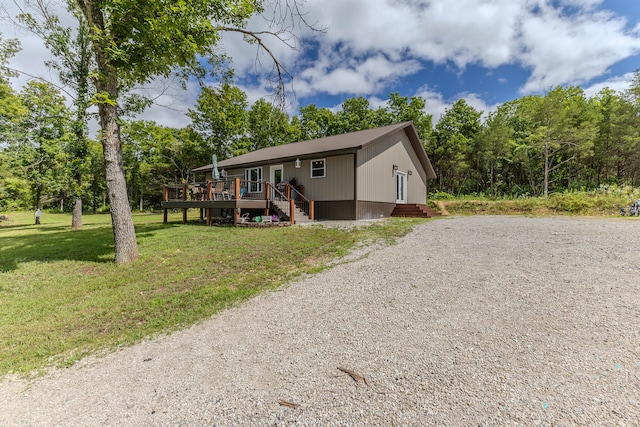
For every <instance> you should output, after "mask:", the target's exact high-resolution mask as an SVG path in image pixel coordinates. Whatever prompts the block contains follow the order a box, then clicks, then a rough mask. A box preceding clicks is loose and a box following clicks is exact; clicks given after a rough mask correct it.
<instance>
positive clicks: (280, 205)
mask: <svg viewBox="0 0 640 427" xmlns="http://www.w3.org/2000/svg"><path fill="white" fill-rule="evenodd" d="M271 209H273V210H274V211H276V212H277V214H278V216H280V217H282V218H283V219H284V220H285V221H288V220H289V218H290V216H289V214H288V213H287V212H289V202H288V201H286V200H272V201H271ZM295 209H296V210H295V211H294V213H293V215H294V220H295V222H296V224H300V223H303V222H313V221H312V220H310V219H309V215H307V214H306V213H304V211H302V210H300V209H298V208H297V207H296V208H295Z"/></svg>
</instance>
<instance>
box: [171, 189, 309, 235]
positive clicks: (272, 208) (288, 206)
mask: <svg viewBox="0 0 640 427" xmlns="http://www.w3.org/2000/svg"><path fill="white" fill-rule="evenodd" d="M248 190H254V191H253V192H250V191H248ZM162 209H163V212H164V222H167V221H168V218H167V217H168V210H169V209H181V210H182V222H183V223H186V222H187V210H188V209H200V216H201V218H202V219H205V217H206V223H207V225H211V223H212V219H213V216H212V213H213V210H214V209H220V210H229V211H232V215H233V224H234V225H240V224H242V226H247V225H246V224H258V223H255V222H254V223H247V222H245V223H243V222H241V221H240V218H241V216H242V211H243V210H244V211H246V210H261V211H262V213H263V215H269V216H271V215H278V217H280V218H282V219H283V220H284V222H287V223H289V224H294V223H295V222H296V216H298V218H299V220H300V221H301V222H306V221H309V220H310V221H313V220H314V203H313V201H309V200H307V199H306V198H305V197H304V196H303V195H302V194H301V193H300V192H298V190H296V189H295V188H293V187H292V186H290V185H289V184H286V185H284V186H282V188H281V189H279V188H276V186H273V185H271V184H270V183H269V182H266V181H261V182H252V181H245V180H242V179H240V178H233V179H229V180H216V181H207V182H206V183H192V184H182V185H173V186H170V185H165V186H164V187H163V202H162ZM282 222H283V221H279V222H276V223H275V224H280V223H282ZM266 224H269V223H268V222H267V223H266ZM266 224H265V226H266Z"/></svg>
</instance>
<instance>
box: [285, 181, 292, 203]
mask: <svg viewBox="0 0 640 427" xmlns="http://www.w3.org/2000/svg"><path fill="white" fill-rule="evenodd" d="M284 195H285V196H286V197H287V200H289V199H290V198H291V184H287V185H286V186H285V190H284Z"/></svg>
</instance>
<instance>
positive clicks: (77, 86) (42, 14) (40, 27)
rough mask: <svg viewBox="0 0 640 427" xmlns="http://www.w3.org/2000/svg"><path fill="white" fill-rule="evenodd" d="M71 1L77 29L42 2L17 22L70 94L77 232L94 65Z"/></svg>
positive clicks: (24, 11)
mask: <svg viewBox="0 0 640 427" xmlns="http://www.w3.org/2000/svg"><path fill="white" fill-rule="evenodd" d="M73 1H74V0H70V1H69V3H68V7H69V10H70V11H71V12H72V13H73V14H74V16H75V18H76V20H77V23H78V25H77V27H76V28H71V27H66V26H64V25H62V24H61V22H60V19H59V18H58V16H56V15H55V14H52V13H50V11H49V10H48V4H47V3H45V2H44V1H43V0H34V1H32V2H26V3H25V9H21V10H22V13H21V14H20V15H19V16H18V19H19V20H20V21H21V22H23V23H24V24H25V25H26V26H27V28H28V29H29V30H31V31H32V32H33V33H34V34H36V35H38V36H39V37H40V38H41V39H42V40H43V41H44V44H45V46H47V47H48V48H49V50H50V51H51V53H52V54H53V55H54V57H55V58H56V59H55V60H50V61H47V65H48V66H49V67H50V68H52V69H54V70H55V71H57V72H58V77H59V79H60V81H61V82H62V83H63V84H64V85H65V87H67V90H68V91H69V92H71V91H73V104H74V107H75V114H74V118H73V120H72V124H71V128H72V135H73V138H71V140H70V141H69V142H68V143H67V145H66V150H67V153H68V155H69V168H70V173H71V175H72V176H73V182H72V183H71V185H70V190H71V197H72V199H73V210H72V219H71V228H72V229H76V230H77V229H80V228H82V193H83V191H84V185H83V179H82V177H83V174H84V173H86V172H87V170H86V167H87V162H86V157H87V153H88V143H89V142H88V137H87V110H88V108H89V106H90V100H91V97H92V95H93V93H92V92H91V88H90V85H89V74H90V72H91V69H92V65H93V64H92V61H91V51H90V48H91V45H90V37H89V27H88V25H87V21H86V19H85V18H84V16H83V15H82V14H81V13H80V10H79V9H78V8H77V7H75V5H74V3H73ZM16 5H18V4H17V3H16ZM19 7H20V6H19Z"/></svg>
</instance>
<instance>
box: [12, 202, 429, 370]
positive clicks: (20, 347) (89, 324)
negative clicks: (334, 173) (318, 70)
mask: <svg viewBox="0 0 640 427" xmlns="http://www.w3.org/2000/svg"><path fill="white" fill-rule="evenodd" d="M5 215H8V216H9V217H10V220H9V221H2V222H0V375H4V374H6V373H8V372H17V373H31V374H35V373H38V372H42V370H43V368H46V367H47V366H64V365H69V364H72V363H74V362H75V361H77V360H78V359H80V358H82V357H84V356H86V355H88V354H92V353H95V352H100V351H104V350H109V349H113V348H114V347H116V346H119V345H130V344H132V343H135V342H138V341H140V340H141V339H143V338H144V337H147V336H150V335H153V334H156V333H160V332H167V331H172V330H175V329H178V328H183V327H186V326H188V325H191V324H193V323H195V322H197V321H199V320H201V319H204V318H206V317H208V316H211V315H212V314H213V313H215V312H217V311H219V310H220V309H223V308H225V307H228V306H230V305H232V304H235V303H238V302H240V301H243V300H246V299H247V298H249V297H251V296H253V295H255V294H257V293H258V292H261V291H264V290H268V289H274V288H276V287H277V286H279V285H281V284H283V283H285V282H287V281H288V280H291V278H293V277H295V276H298V275H300V274H303V273H314V272H317V271H320V270H321V269H322V268H324V267H323V266H325V265H326V264H327V262H328V261H330V260H332V259H335V258H336V257H339V256H341V255H344V254H346V253H347V252H348V250H349V249H350V248H351V247H353V246H354V245H357V244H363V243H366V242H369V241H385V242H387V243H392V242H393V241H395V239H396V238H397V237H399V236H402V235H405V234H406V233H407V232H409V231H410V230H411V228H412V227H413V226H414V225H415V224H417V223H419V222H421V220H415V219H414V220H412V219H404V220H400V219H390V220H387V221H385V222H383V223H380V224H376V225H372V226H369V227H361V228H357V229H352V230H348V231H347V230H339V229H332V228H322V227H282V228H267V229H262V228H233V227H207V226H204V225H202V224H197V223H190V224H187V225H183V224H181V223H180V222H179V221H180V219H181V214H174V215H171V216H170V221H171V222H170V223H169V224H163V223H162V215H161V214H136V215H134V221H135V224H136V234H137V238H138V245H139V250H140V258H139V260H137V261H136V262H133V263H130V264H127V265H122V266H116V265H115V264H114V263H113V262H112V260H113V234H112V231H111V222H110V217H109V215H85V216H84V218H83V223H84V228H83V229H82V230H79V231H72V230H71V227H70V224H71V216H70V215H68V214H52V213H47V212H45V213H44V214H43V218H42V224H41V225H39V226H36V225H33V213H32V212H31V213H8V214H5ZM191 215H193V219H194V220H195V219H196V213H195V212H194V213H192V214H191ZM191 218H192V217H191V216H190V219H191Z"/></svg>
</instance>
